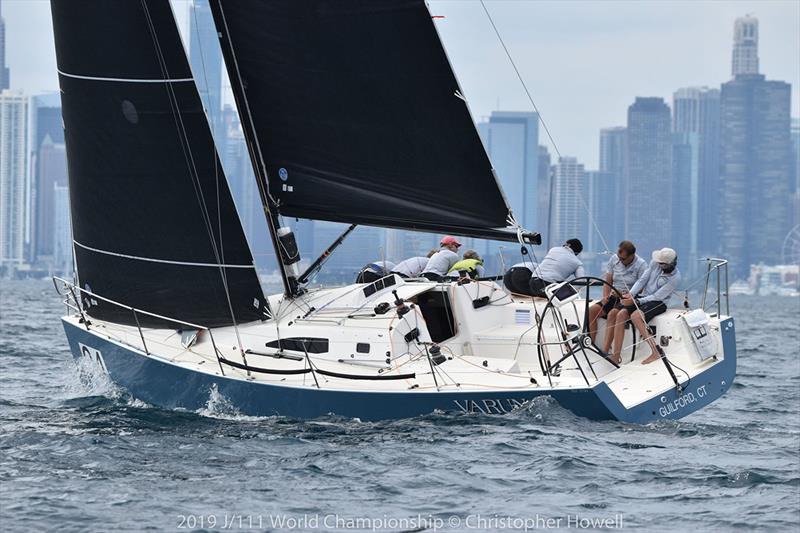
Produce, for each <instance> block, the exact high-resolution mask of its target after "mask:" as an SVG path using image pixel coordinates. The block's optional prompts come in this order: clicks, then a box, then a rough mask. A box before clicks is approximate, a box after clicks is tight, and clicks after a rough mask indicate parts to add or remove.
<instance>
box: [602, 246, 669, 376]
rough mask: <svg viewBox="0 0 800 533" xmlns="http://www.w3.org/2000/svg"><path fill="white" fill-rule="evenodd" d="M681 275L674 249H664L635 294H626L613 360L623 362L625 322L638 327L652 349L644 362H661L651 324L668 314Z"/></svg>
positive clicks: (619, 319) (635, 286) (617, 323)
mask: <svg viewBox="0 0 800 533" xmlns="http://www.w3.org/2000/svg"><path fill="white" fill-rule="evenodd" d="M680 281H681V273H680V271H679V270H678V254H676V253H675V250H673V249H672V248H662V249H661V250H656V251H655V252H653V260H652V261H651V262H650V265H649V266H648V267H647V270H645V272H644V274H642V277H641V278H639V281H637V282H636V283H635V284H634V285H633V287H631V290H630V291H628V292H625V293H623V294H622V301H621V302H620V303H619V307H621V310H620V312H619V315H618V316H617V320H616V323H615V324H614V353H615V354H616V356H611V358H612V360H614V359H617V360H618V359H619V354H620V352H621V351H622V340H623V338H624V335H625V322H627V321H628V320H630V321H631V323H632V324H633V325H634V326H635V327H636V329H637V330H638V331H639V334H640V335H641V336H642V339H643V340H644V341H645V342H647V344H648V345H649V346H650V356H649V357H648V358H647V359H645V360H644V361H642V364H645V365H646V364H649V363H652V362H653V361H658V359H659V358H660V357H661V352H660V350H659V347H658V346H657V345H656V342H655V341H654V340H653V336H652V335H651V334H650V331H649V330H648V329H647V323H648V322H650V320H652V319H653V318H654V317H656V316H658V315H660V314H661V313H663V312H665V311H666V310H667V301H668V300H669V299H670V297H671V296H672V294H673V293H674V292H675V291H676V290H677V289H678V284H679V283H680Z"/></svg>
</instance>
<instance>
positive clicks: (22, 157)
mask: <svg viewBox="0 0 800 533" xmlns="http://www.w3.org/2000/svg"><path fill="white" fill-rule="evenodd" d="M27 116H28V98H27V97H26V96H24V95H22V94H18V93H12V92H10V91H8V90H5V91H2V92H0V270H4V271H5V272H6V274H10V273H12V272H13V271H14V270H15V269H17V268H19V267H21V266H22V265H23V264H25V263H26V257H27V250H26V246H27V244H28V243H29V242H30V202H31V197H30V192H31V187H30V183H29V179H28V178H29V176H28V171H27V161H28V150H27V140H28V129H27V124H28V122H27Z"/></svg>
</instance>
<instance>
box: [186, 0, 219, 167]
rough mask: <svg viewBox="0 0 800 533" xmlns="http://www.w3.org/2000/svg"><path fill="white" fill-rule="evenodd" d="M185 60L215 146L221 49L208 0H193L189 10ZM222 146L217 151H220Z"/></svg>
mask: <svg viewBox="0 0 800 533" xmlns="http://www.w3.org/2000/svg"><path fill="white" fill-rule="evenodd" d="M189 60H190V63H191V66H192V73H193V74H194V78H195V81H196V83H197V89H198V91H199V92H200V99H201V100H202V101H203V106H204V107H205V108H206V113H208V118H209V122H210V123H211V128H212V131H213V133H214V139H215V141H216V142H217V145H218V146H220V145H222V144H224V141H225V133H226V132H225V129H224V125H223V120H222V51H221V50H220V48H219V41H218V38H217V29H216V27H215V26H214V17H213V16H212V15H211V8H210V7H209V5H208V0H194V1H193V3H192V7H191V9H190V10H189ZM224 151H225V150H224V147H223V148H221V149H220V153H224Z"/></svg>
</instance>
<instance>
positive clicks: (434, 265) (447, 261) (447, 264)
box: [422, 235, 461, 281]
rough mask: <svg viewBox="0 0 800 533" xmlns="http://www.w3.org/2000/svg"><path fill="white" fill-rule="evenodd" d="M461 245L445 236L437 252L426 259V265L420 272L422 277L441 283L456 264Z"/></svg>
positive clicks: (453, 238)
mask: <svg viewBox="0 0 800 533" xmlns="http://www.w3.org/2000/svg"><path fill="white" fill-rule="evenodd" d="M460 247H461V243H460V242H458V239H456V238H455V237H451V236H450V235H447V236H445V237H442V240H441V241H439V251H438V252H436V253H435V254H433V255H432V256H431V258H430V259H428V264H427V265H425V268H424V269H423V270H422V277H423V278H427V279H429V280H431V281H441V280H442V278H444V276H446V275H447V273H448V272H450V269H451V268H452V267H453V265H455V264H456V263H457V262H458V259H459V258H458V253H456V252H458V249H459V248H460Z"/></svg>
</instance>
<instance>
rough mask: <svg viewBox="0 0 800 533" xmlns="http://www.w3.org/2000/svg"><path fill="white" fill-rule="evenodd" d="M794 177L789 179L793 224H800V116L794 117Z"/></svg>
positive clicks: (792, 132) (792, 136) (792, 131)
mask: <svg viewBox="0 0 800 533" xmlns="http://www.w3.org/2000/svg"><path fill="white" fill-rule="evenodd" d="M790 135H791V138H792V157H793V160H792V161H793V162H794V164H793V169H794V171H793V172H792V177H791V179H790V180H789V191H790V194H791V197H792V222H791V224H790V225H791V226H792V227H794V226H797V225H798V224H800V118H793V119H792V130H791V133H790Z"/></svg>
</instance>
